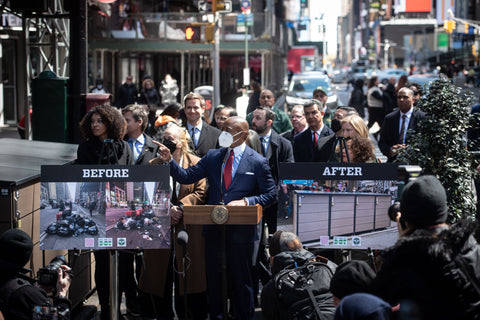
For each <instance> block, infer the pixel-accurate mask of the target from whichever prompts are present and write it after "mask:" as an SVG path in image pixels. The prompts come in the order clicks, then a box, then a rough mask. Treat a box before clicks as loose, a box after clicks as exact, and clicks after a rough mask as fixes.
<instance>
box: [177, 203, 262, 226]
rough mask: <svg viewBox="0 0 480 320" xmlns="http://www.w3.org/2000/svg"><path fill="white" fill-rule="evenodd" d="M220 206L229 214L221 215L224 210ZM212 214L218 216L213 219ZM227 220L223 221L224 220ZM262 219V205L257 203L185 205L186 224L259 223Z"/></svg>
mask: <svg viewBox="0 0 480 320" xmlns="http://www.w3.org/2000/svg"><path fill="white" fill-rule="evenodd" d="M219 208H225V209H226V210H227V214H228V216H227V217H226V218H225V217H221V216H219V215H222V214H224V213H223V212H215V211H214V210H217V211H220V210H219ZM212 215H216V216H217V217H218V220H216V221H217V222H216V221H214V220H215V219H216V218H213V219H212ZM220 219H223V220H220ZM225 219H226V221H225V222H223V223H221V222H222V221H224V220H225ZM261 220H262V206H261V205H259V204H257V205H254V206H222V205H214V206H211V205H206V206H185V207H183V221H184V223H185V224H213V225H215V224H216V225H225V224H244V225H245V224H259V223H260V221H261Z"/></svg>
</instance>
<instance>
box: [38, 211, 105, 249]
mask: <svg viewBox="0 0 480 320" xmlns="http://www.w3.org/2000/svg"><path fill="white" fill-rule="evenodd" d="M57 212H58V208H56V209H52V207H51V206H47V207H46V208H45V209H42V210H40V248H41V249H42V250H47V249H48V250H58V249H77V248H83V247H85V239H87V238H92V237H96V238H99V237H105V217H104V216H103V215H99V214H98V213H97V212H96V211H95V210H94V211H93V217H92V218H91V219H92V220H93V221H95V223H96V225H97V228H98V235H95V236H93V235H89V234H87V233H83V234H78V235H71V236H66V237H63V236H60V235H56V234H47V232H46V230H47V227H48V226H49V225H50V224H52V223H53V222H55V221H56V213H57ZM73 214H80V215H81V216H82V217H84V218H88V219H90V213H89V211H88V209H86V208H82V207H81V206H79V205H77V204H73V209H72V215H73Z"/></svg>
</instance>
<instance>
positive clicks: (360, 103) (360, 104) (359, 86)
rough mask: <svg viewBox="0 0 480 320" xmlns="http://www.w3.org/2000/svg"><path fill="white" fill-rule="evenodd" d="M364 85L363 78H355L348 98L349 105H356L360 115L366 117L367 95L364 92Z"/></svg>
mask: <svg viewBox="0 0 480 320" xmlns="http://www.w3.org/2000/svg"><path fill="white" fill-rule="evenodd" d="M363 85H364V82H363V79H357V80H355V83H354V85H353V90H352V93H351V94H350V100H348V106H350V107H354V108H355V110H357V112H358V114H359V115H360V117H362V118H365V107H366V97H365V93H364V92H363Z"/></svg>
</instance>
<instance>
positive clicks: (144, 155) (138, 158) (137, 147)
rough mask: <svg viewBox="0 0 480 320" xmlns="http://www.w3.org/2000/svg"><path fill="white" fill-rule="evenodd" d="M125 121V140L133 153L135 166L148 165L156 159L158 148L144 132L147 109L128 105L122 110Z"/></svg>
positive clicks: (141, 106)
mask: <svg viewBox="0 0 480 320" xmlns="http://www.w3.org/2000/svg"><path fill="white" fill-rule="evenodd" d="M122 114H123V117H124V118H125V120H126V121H127V136H126V137H125V140H126V141H127V142H128V144H129V145H130V148H131V149H132V151H133V158H134V160H135V164H148V162H149V161H150V160H152V159H153V158H155V157H156V155H157V151H158V146H157V145H156V144H154V143H153V142H152V138H150V136H149V135H147V134H145V133H144V131H145V129H146V128H147V124H148V108H147V106H145V105H140V104H130V105H128V106H126V107H125V108H123V109H122Z"/></svg>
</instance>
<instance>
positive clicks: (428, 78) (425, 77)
mask: <svg viewBox="0 0 480 320" xmlns="http://www.w3.org/2000/svg"><path fill="white" fill-rule="evenodd" d="M439 79H440V77H439V76H438V75H435V74H431V73H424V74H414V75H411V76H408V81H411V82H417V83H419V84H420V85H421V86H422V87H423V88H424V91H425V92H426V91H428V88H429V87H430V85H431V84H432V82H433V81H435V80H439Z"/></svg>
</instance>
